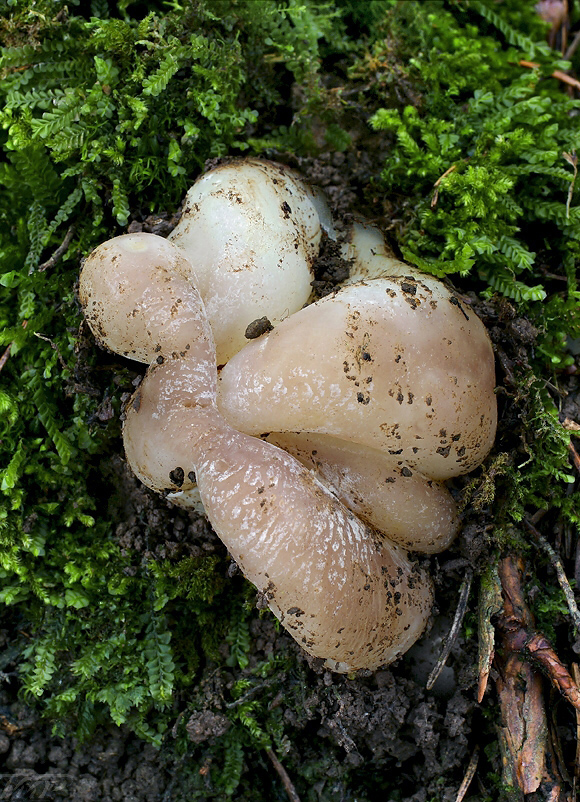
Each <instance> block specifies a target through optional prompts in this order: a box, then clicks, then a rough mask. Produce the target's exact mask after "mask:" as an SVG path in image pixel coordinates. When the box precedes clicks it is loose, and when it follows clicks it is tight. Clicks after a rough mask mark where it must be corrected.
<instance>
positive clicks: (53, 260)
mask: <svg viewBox="0 0 580 802" xmlns="http://www.w3.org/2000/svg"><path fill="white" fill-rule="evenodd" d="M75 228H76V227H75V226H74V225H72V226H69V229H68V231H67V232H66V234H65V235H64V239H63V241H62V242H61V244H60V245H59V246H58V248H57V249H56V251H55V252H54V253H53V254H52V256H51V257H50V259H47V260H46V262H43V263H42V264H41V265H39V266H38V267H37V270H38V272H39V273H43V272H44V271H45V270H48V268H49V267H54V266H55V265H56V264H57V263H58V261H59V260H60V258H61V257H62V256H63V255H64V254H65V253H66V251H67V250H68V246H69V245H70V243H71V240H72V238H73V236H74V233H75Z"/></svg>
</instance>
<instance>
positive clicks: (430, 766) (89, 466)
mask: <svg viewBox="0 0 580 802" xmlns="http://www.w3.org/2000/svg"><path fill="white" fill-rule="evenodd" d="M0 5H1V6H2V8H3V12H4V13H3V17H2V20H1V21H0V35H1V37H2V39H3V45H4V49H3V55H2V60H1V61H0V70H1V72H0V92H1V94H2V97H3V110H2V112H0V122H1V123H2V132H1V133H0V145H1V147H2V150H3V156H2V161H1V162H0V220H1V228H0V288H1V292H2V294H1V296H0V326H1V333H0V336H1V337H2V342H3V344H4V347H5V348H8V346H10V350H9V352H8V351H7V352H6V359H5V361H2V370H1V372H0V382H1V385H0V413H1V417H0V451H1V464H2V466H3V471H2V474H1V483H2V484H1V493H2V496H3V504H2V508H1V509H0V516H1V518H0V524H1V528H0V543H1V551H0V599H1V601H2V603H3V605H4V606H3V617H2V631H1V632H0V644H1V645H0V671H2V672H4V673H3V674H0V677H1V678H2V679H3V682H4V689H3V691H2V697H0V705H3V707H2V708H1V709H0V752H1V753H2V755H3V757H0V761H3V763H2V764H0V765H1V766H2V771H3V772H4V773H5V774H6V773H7V774H15V773H18V772H20V771H22V770H23V769H26V770H27V771H30V772H35V773H41V774H42V773H46V772H47V771H50V772H55V771H56V772H60V773H61V774H62V775H64V779H63V783H64V785H63V788H62V790H58V788H57V786H54V787H53V788H52V790H51V793H52V794H53V796H54V798H55V799H69V798H70V799H73V798H74V799H75V800H76V799H87V800H90V799H95V800H96V799H99V800H104V801H106V800H108V799H111V800H129V799H138V800H157V799H168V800H169V799H170V800H175V802H178V800H181V799H187V800H190V799H216V800H226V799H229V798H233V799H239V800H248V802H250V800H252V801H253V800H256V802H263V801H264V800H274V799H281V800H282V799H285V798H286V796H285V793H286V792H285V791H284V788H283V784H282V780H281V778H280V776H279V775H278V773H277V772H276V770H275V768H274V766H273V763H272V762H271V760H270V758H269V757H268V754H269V752H268V750H274V752H275V753H276V754H277V755H278V756H279V758H280V760H281V761H282V763H283V765H284V767H285V768H286V770H287V771H288V772H289V774H290V776H291V778H292V780H293V782H294V784H295V786H296V789H297V791H298V793H299V795H300V797H301V799H302V800H303V802H304V800H308V801H309V802H310V801H312V802H314V801H315V800H324V802H326V801H328V802H338V800H345V802H346V800H349V801H350V800H352V801H353V802H354V800H359V802H367V800H368V802H371V801H372V800H378V799H381V800H383V799H387V800H393V802H395V801H396V800H414V802H426V800H433V802H435V800H452V799H455V795H456V793H457V789H458V786H459V784H460V782H461V779H462V777H463V773H464V771H465V768H466V766H467V763H468V761H469V758H470V756H471V754H472V752H473V750H474V748H475V747H476V746H479V747H480V748H481V754H482V757H481V759H480V766H479V770H478V780H477V781H476V782H475V783H474V786H473V788H472V790H471V792H470V793H471V798H473V799H479V800H485V799H497V798H498V796H499V795H500V793H501V790H500V786H501V782H500V780H499V774H500V771H501V766H500V758H499V752H498V745H497V738H496V732H495V724H496V722H497V715H498V714H497V705H496V699H495V696H494V691H493V688H492V689H490V691H489V692H488V696H487V697H486V700H485V701H484V703H483V705H482V706H477V705H476V704H475V701H474V698H475V681H476V676H475V674H476V670H475V663H476V651H477V621H476V596H477V577H478V575H479V573H480V572H481V571H482V570H483V569H484V568H485V567H486V566H487V565H489V563H490V562H493V561H494V560H495V559H496V558H497V556H498V555H499V554H501V553H506V552H508V551H515V552H517V553H522V554H523V555H524V556H525V557H526V559H527V561H528V567H529V576H528V585H529V590H530V597H531V598H532V599H533V602H534V607H535V612H536V615H537V617H538V621H539V625H540V626H542V627H543V628H544V629H545V630H547V631H548V632H547V634H549V635H550V636H551V637H553V638H554V639H555V641H556V644H557V648H558V650H559V652H560V654H561V656H562V658H563V659H564V661H565V662H567V663H570V662H571V661H572V660H573V659H574V657H575V652H574V648H575V646H576V644H575V642H574V633H573V631H572V627H571V624H570V622H569V619H568V616H567V609H566V607H565V604H564V602H563V597H562V594H561V592H560V590H559V587H558V585H557V582H556V579H555V575H554V572H553V570H552V568H551V566H550V564H549V562H548V560H547V559H546V558H545V556H544V555H543V553H540V552H539V551H538V549H537V547H536V545H535V544H533V543H531V542H530V541H529V537H528V535H527V534H526V531H525V529H524V528H523V524H522V521H523V518H524V517H525V516H533V515H536V514H538V513H539V512H540V514H543V517H542V518H541V522H540V523H538V526H539V527H540V528H541V529H542V532H543V533H544V535H545V536H546V537H547V538H548V539H549V540H550V542H552V544H553V545H554V546H555V547H556V548H557V549H558V551H559V552H560V553H561V555H562V558H563V559H564V564H565V567H566V570H567V572H568V575H569V576H570V577H574V576H575V570H576V565H577V564H578V559H577V536H578V532H577V526H578V492H577V484H578V475H577V472H575V470H574V468H573V466H572V464H571V463H570V451H569V443H570V432H569V431H568V430H567V429H566V428H564V427H563V426H562V424H561V421H565V420H566V419H567V420H569V421H572V422H574V421H575V422H580V399H579V395H578V393H579V387H578V379H577V376H576V375H575V370H576V367H577V363H576V362H575V358H576V360H577V357H575V355H574V353H573V350H574V348H575V344H574V338H578V336H579V335H580V313H579V299H580V295H579V293H578V289H577V284H576V273H577V268H576V265H577V261H578V243H579V242H580V211H579V210H580V206H578V203H577V188H576V181H575V177H576V162H575V148H576V146H577V143H578V135H579V132H580V127H579V126H580V124H579V123H578V119H579V118H578V108H579V106H578V101H577V100H576V99H575V96H574V94H573V91H572V90H571V91H570V92H569V91H568V90H567V88H566V86H565V85H563V84H562V83H561V82H560V81H558V80H556V79H554V78H552V77H551V75H552V73H553V72H554V70H558V69H560V70H562V71H565V72H568V73H569V74H571V75H575V74H576V73H575V72H574V68H575V66H576V67H577V56H574V57H573V58H572V63H569V62H563V60H562V59H561V58H560V57H559V55H558V53H557V52H555V51H552V50H550V49H549V48H548V47H547V45H546V44H545V43H544V41H545V33H546V26H545V24H544V23H543V22H542V21H541V19H540V18H539V17H538V15H537V14H536V12H535V11H534V9H533V6H532V4H530V5H529V7H528V6H527V5H525V4H523V3H521V2H516V0H504V2H501V3H496V2H491V0H490V2H487V0H486V2H475V0H473V1H472V2H469V3H468V2H453V1H452V0H449V2H430V1H425V2H420V3H417V2H391V1H390V0H385V2H380V0H377V1H376V2H368V3H364V4H361V3H356V2H349V0H343V1H342V2H340V3H336V4H335V3H332V4H331V3H322V2H313V0H311V2H305V3H301V4H298V3H294V2H288V3H287V4H286V3H284V4H281V5H280V6H279V5H278V4H277V3H275V2H271V0H239V1H238V2H236V0H223V1H221V0H214V2H204V1H203V0H196V2H188V3H182V4H179V3H174V4H171V5H172V8H171V9H168V8H167V6H164V5H163V4H161V3H159V4H156V3H153V2H149V3H130V2H126V1H125V2H119V3H118V4H115V3H112V2H111V3H108V2H106V0H95V2H93V3H92V4H91V11H90V14H87V13H86V12H85V11H83V10H81V9H80V7H77V6H75V5H74V3H69V4H68V6H65V5H64V4H63V3H60V2H56V0H39V1H38V2H35V3H32V2H30V0H28V1H27V0H11V1H8V2H6V1H5V2H3V3H0ZM571 24H572V31H574V30H576V29H577V28H578V20H576V19H574V18H573V19H572V20H571ZM522 60H524V61H531V62H534V63H535V64H537V65H538V66H537V67H535V68H529V67H526V66H522V65H521V64H520V62H521V61H522ZM247 153H251V154H259V155H264V156H266V157H268V158H274V159H278V160H281V161H284V162H286V163H289V164H291V165H292V166H295V167H297V168H298V169H300V170H301V171H302V172H303V173H304V174H305V175H306V176H307V177H308V178H309V179H310V180H312V181H313V182H314V183H315V184H317V185H319V186H321V187H322V188H323V189H324V190H325V192H326V193H327V195H328V197H329V199H330V202H331V204H332V205H333V207H334V210H335V212H336V213H337V215H338V216H339V217H340V218H341V219H342V220H344V221H348V219H349V217H350V216H352V215H353V214H361V215H364V216H365V217H367V218H368V219H371V220H373V221H375V222H376V223H377V224H378V225H379V226H381V227H382V228H383V229H384V230H385V231H386V232H387V235H388V237H389V239H390V243H391V245H392V247H393V248H394V249H395V250H397V251H398V252H399V253H402V254H403V255H404V256H405V257H406V258H407V259H409V260H410V261H412V262H414V263H416V264H419V265H420V266H421V267H423V268H424V269H428V270H430V271H431V272H434V273H435V274H437V275H442V276H448V277H449V279H450V280H451V281H453V282H454V284H455V286H456V288H457V290H458V291H459V292H461V293H463V294H464V295H465V296H466V297H467V298H468V299H469V300H470V302H471V303H473V304H474V306H475V308H476V309H477V311H478V313H479V314H480V316H481V317H482V318H483V320H484V322H485V323H486V325H487V326H488V328H489V330H490V334H491V337H492V340H493V342H494V346H495V349H496V353H497V357H498V386H499V390H498V402H499V406H500V427H499V432H498V439H497V443H496V447H495V449H494V451H493V452H492V454H491V455H490V457H489V459H488V460H487V461H486V463H485V464H484V466H482V468H481V469H480V470H479V471H478V472H477V473H476V474H475V475H474V476H470V477H466V478H465V479H464V480H462V481H458V482H457V483H456V484H455V485H454V487H453V488H452V489H453V492H454V493H456V494H457V497H458V500H459V501H460V503H461V504H462V506H463V509H464V521H463V529H462V534H461V536H460V538H459V539H458V541H457V543H456V544H455V545H454V547H453V549H452V550H450V552H447V553H445V554H444V555H440V556H438V557H435V558H433V560H431V569H432V571H433V573H434V575H435V580H436V586H437V605H438V611H436V619H435V620H439V621H443V622H449V620H450V618H452V616H453V613H454V610H455V605H456V603H457V594H458V588H459V584H460V582H461V580H462V578H463V576H464V573H465V571H466V569H467V568H470V569H472V570H473V571H474V573H475V576H476V580H475V582H474V588H473V590H472V597H471V602H470V606H469V611H468V614H467V617H466V623H465V624H464V627H463V631H462V634H461V636H460V638H459V640H458V642H457V645H456V647H455V648H454V650H453V653H452V658H451V662H450V665H451V667H452V668H453V671H454V672H455V685H454V686H453V687H452V688H451V690H450V692H449V693H447V695H445V694H443V695H437V694H432V693H427V692H426V691H425V690H424V688H423V685H422V682H421V681H420V680H419V679H417V678H415V679H413V678H411V676H410V669H409V659H406V660H403V661H401V663H400V664H398V665H396V666H394V667H391V668H389V669H388V670H385V671H382V672H378V673H377V674H376V675H373V676H368V677H357V678H353V679H351V678H344V677H338V676H333V675H331V674H329V673H327V672H323V671H321V670H320V669H319V668H317V666H316V665H315V664H312V661H308V660H306V659H305V658H304V656H303V655H302V654H301V653H300V652H299V650H298V648H297V647H296V646H295V645H294V643H293V642H292V641H291V640H290V639H288V638H287V637H286V636H285V635H284V634H282V633H280V632H279V631H278V629H277V627H276V626H275V624H274V622H273V619H272V617H271V616H269V614H265V613H259V612H258V611H257V610H256V608H255V594H254V592H253V590H252V588H250V587H249V586H248V585H247V583H246V582H245V581H244V580H243V579H242V577H241V576H239V575H233V574H232V571H231V566H230V563H229V560H228V558H227V554H226V552H225V550H224V548H223V547H222V546H221V544H220V543H219V541H218V540H217V538H216V537H215V535H214V534H213V533H212V532H211V530H210V529H209V527H208V526H207V524H206V523H205V521H204V520H203V519H200V518H197V517H195V516H192V515H187V514H185V513H183V512H182V511H179V510H176V509H173V508H171V507H170V506H169V505H167V504H166V503H165V502H164V501H163V500H161V499H160V498H158V497H156V496H155V495H153V494H151V493H149V492H148V491H146V490H144V489H143V488H142V487H141V486H139V484H138V483H137V482H136V481H135V480H134V479H133V478H132V477H131V475H130V474H129V472H128V471H127V469H126V466H125V465H124V463H123V460H122V452H121V443H120V438H119V432H120V425H119V413H120V411H121V404H122V400H123V397H124V394H126V393H130V392H131V391H132V389H133V386H134V382H135V381H136V380H137V379H138V376H139V373H140V370H139V368H138V367H137V366H135V365H134V364H131V363H129V362H128V361H124V360H121V359H119V358H117V357H113V356H111V355H109V354H105V353H104V352H100V351H98V349H97V348H96V347H95V345H94V342H93V341H92V338H91V337H90V335H89V332H88V331H87V329H86V327H85V326H84V324H83V321H82V316H81V314H80V310H79V308H78V304H77V302H76V296H75V283H76V280H77V277H78V270H79V264H80V260H81V258H82V257H83V256H85V255H86V254H87V253H88V252H89V251H90V250H91V248H92V247H94V246H95V245H96V244H98V243H99V242H100V241H102V240H103V239H106V238H108V237H109V236H112V235H114V234H117V233H121V232H122V231H124V230H126V228H127V227H128V226H129V225H131V224H132V226H133V228H135V227H142V228H144V229H145V230H153V231H156V232H158V233H163V234H165V233H167V231H168V230H169V229H170V227H171V225H172V221H173V220H174V219H175V215H176V213H177V212H178V210H179V204H180V200H181V198H182V196H183V193H184V190H185V188H186V187H187V186H188V185H189V184H190V183H191V182H192V180H193V179H194V178H195V176H196V175H197V174H199V172H200V170H202V169H203V166H204V164H206V163H208V160H210V161H211V160H215V159H219V158H223V157H225V156H235V155H241V154H247ZM67 235H68V237H67ZM65 239H67V247H66V248H65V250H64V253H62V254H61V255H60V258H59V259H58V260H57V259H52V258H51V257H52V256H53V255H54V254H55V252H57V250H58V248H59V246H60V245H61V243H62V242H63V241H64V240H65ZM332 266H333V258H332V253H330V252H327V253H326V254H325V257H324V260H322V261H321V266H320V270H319V274H318V275H317V280H318V281H320V282H321V284H320V289H324V286H325V285H326V284H327V283H328V282H332V281H333V269H332ZM571 349H572V350H571ZM567 425H568V428H569V426H570V424H567ZM577 442H578V441H577V440H576V443H577ZM534 520H537V518H536V519H534ZM438 626H439V625H438ZM16 695H18V697H19V701H18V702H16V701H15V698H16ZM554 707H555V710H556V717H557V722H558V724H559V725H560V732H561V741H562V745H563V756H564V762H565V763H566V764H567V765H569V766H570V765H571V762H572V760H573V756H574V749H575V745H574V742H573V733H574V729H573V728H574V727H575V723H574V719H573V716H572V714H571V713H570V712H569V711H568V710H567V708H566V706H565V704H564V703H563V702H559V703H558V704H554ZM41 715H42V716H43V718H42V719H40V718H39V716H41ZM117 728H120V729H117ZM52 730H54V731H55V732H54V734H53V735H51V731H52ZM71 733H73V735H71ZM71 738H74V739H76V740H71ZM145 742H148V743H150V744H153V745H155V746H156V747H158V748H159V750H160V751H158V752H154V751H151V749H150V747H147V746H146V743H145ZM27 750H28V751H27ZM71 777H72V778H75V780H74V783H73V785H74V788H73V791H71V786H70V782H71V780H70V778H71ZM67 778H68V779H67ZM119 778H122V783H119V782H118V780H119ZM152 778H154V779H152ZM477 782H479V786H478V785H477ZM67 783H69V785H68V786H67ZM14 798H16V797H14Z"/></svg>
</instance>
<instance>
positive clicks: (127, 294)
mask: <svg viewBox="0 0 580 802" xmlns="http://www.w3.org/2000/svg"><path fill="white" fill-rule="evenodd" d="M128 236H129V237H130V239H127V237H120V238H116V239H115V240H113V241H111V242H109V243H105V244H104V245H102V246H100V247H99V248H98V249H97V251H96V252H94V253H93V254H92V255H91V256H90V257H89V259H88V260H87V262H86V263H85V266H84V268H83V274H82V275H81V292H80V295H81V299H82V301H83V304H84V305H85V308H86V310H87V319H88V320H89V323H90V325H91V327H92V329H93V331H94V332H95V334H96V336H97V338H98V339H100V341H101V342H102V343H103V344H105V345H106V346H107V347H109V348H111V349H115V350H117V349H118V351H119V353H122V354H126V355H129V356H133V357H135V356H136V355H139V357H140V358H141V359H150V360H151V362H152V364H151V366H150V367H149V369H148V371H147V374H146V376H145V378H144V380H143V381H142V383H141V384H140V386H139V388H138V389H137V391H136V393H135V394H134V396H133V398H132V399H131V401H130V402H129V404H128V406H127V409H126V420H125V423H124V431H123V437H124V442H125V450H126V454H127V458H128V460H129V463H130V464H131V467H132V468H133V470H134V472H135V473H136V475H137V476H138V477H139V478H140V479H141V480H142V481H143V482H144V483H145V484H147V485H148V486H149V487H151V488H152V489H154V490H157V491H160V492H166V493H168V494H169V497H170V498H171V500H172V501H174V502H175V503H181V504H183V505H184V506H189V500H190V499H189V496H190V494H191V493H192V491H193V486H194V481H195V480H196V481H197V486H198V489H199V492H200V494H201V498H202V501H203V504H204V506H205V509H206V512H207V515H208V518H209V520H210V522H211V523H212V525H213V526H214V528H215V530H216V532H217V533H218V534H219V535H220V537H221V538H222V540H223V541H224V543H225V544H226V546H227V548H228V550H229V551H230V553H231V554H232V556H233V557H234V559H235V560H236V561H237V562H238V563H239V564H240V566H241V568H242V570H243V571H244V573H245V575H246V576H247V577H248V578H249V579H250V580H251V581H253V582H254V584H255V585H256V586H257V587H258V589H259V590H260V591H262V592H263V594H264V596H265V598H266V599H267V601H268V604H269V605H270V607H271V609H272V611H273V612H274V613H275V614H276V615H277V616H278V617H279V619H280V621H281V622H282V623H283V625H284V626H285V627H286V628H287V629H288V631H289V632H290V633H291V634H292V635H293V637H294V638H295V639H296V640H297V641H298V642H299V643H300V644H301V645H302V646H303V647H304V649H305V650H306V651H307V652H309V653H310V654H312V655H314V656H317V657H321V658H323V659H324V660H325V663H326V665H327V666H328V667H330V668H332V669H333V670H336V671H343V672H344V671H351V670H356V669H358V668H371V669H372V668H377V667H378V666H380V665H382V664H384V663H388V662H390V661H392V660H393V659H395V658H396V657H397V656H398V655H400V654H402V653H403V652H404V651H405V650H406V649H407V648H408V647H409V646H410V645H411V644H412V643H413V642H414V641H415V640H416V638H417V637H418V636H419V635H420V633H421V631H422V630H423V628H424V626H425V623H426V620H427V617H428V615H429V611H430V608H431V601H432V592H431V584H430V581H429V579H428V577H427V576H426V575H425V573H424V572H423V571H421V570H419V569H418V568H417V567H416V566H415V565H414V564H413V563H412V562H410V561H409V559H408V558H407V557H406V555H405V553H404V552H403V551H402V550H401V549H400V548H398V547H397V546H395V545H394V544H392V543H390V542H389V540H388V539H387V538H384V537H383V536H381V535H380V534H379V533H378V532H377V531H376V530H374V529H372V528H370V527H369V526H368V525H366V524H365V523H363V522H362V521H361V520H359V519H358V518H357V517H356V516H355V515H354V514H353V513H352V512H351V511H350V510H348V509H347V508H346V507H345V506H344V505H343V504H342V503H341V502H340V501H339V500H338V499H337V498H336V497H335V496H334V495H333V494H332V492H331V491H330V490H328V489H327V488H325V487H324V486H323V485H322V484H321V483H320V481H319V480H318V478H317V477H316V476H315V475H314V474H313V472H311V471H309V470H308V469H307V468H305V467H304V466H302V465H301V464H300V463H299V462H298V461H297V460H296V459H294V457H292V456H291V455H290V454H287V453H286V452H285V451H283V450H281V449H279V448H277V447H276V446H274V445H272V444H271V443H267V442H263V441H261V440H259V439H256V438H253V437H251V436H248V435H246V434H243V433H241V432H238V431H236V430H235V429H233V428H232V427H231V426H230V425H229V424H228V423H227V422H226V421H224V419H223V417H222V416H221V414H220V413H219V412H218V410H217V408H216V406H215V373H216V363H215V356H214V349H213V341H212V336H211V331H210V329H209V326H208V325H207V322H206V321H205V318H204V310H203V303H202V301H201V299H200V297H199V295H198V294H197V292H196V290H195V288H193V287H192V286H191V285H188V284H187V283H186V282H184V279H183V278H182V275H181V272H182V271H183V265H181V264H180V260H179V259H178V258H177V257H175V256H174V255H173V256H174V262H171V259H172V251H173V249H174V246H172V245H171V243H168V242H167V241H164V240H161V239H160V238H158V237H155V236H154V235H149V234H140V235H128ZM146 252H149V253H150V254H151V257H152V260H151V263H150V265H148V264H147V263H146V262H143V261H142V260H141V256H142V254H143V253H146ZM168 265H173V266H176V265H177V266H178V267H176V272H172V269H170V268H169V267H168ZM85 271H86V273H85ZM100 274H101V276H102V280H99V275H100ZM149 287H151V293H150V294H149V291H148V289H147V288H149ZM101 292H102V294H101ZM149 299H151V301H152V304H153V312H152V314H151V315H149V313H148V310H147V301H148V300H149ZM163 315H167V320H168V321H169V324H171V326H172V325H173V324H174V322H175V321H177V320H180V321H181V324H182V327H183V330H184V331H181V327H179V326H177V323H175V326H176V327H177V329H179V330H177V331H175V330H174V329H173V328H171V326H170V325H169V324H168V327H167V328H166V329H164V327H163V326H162V325H161V318H162V316H163ZM115 318H117V319H118V320H119V321H120V323H119V333H118V334H117V333H116V331H115V325H114V320H115ZM169 331H170V332H171V337H173V335H175V337H176V340H175V342H174V343H172V342H171V341H170V340H171V337H170V336H169V335H168V334H167V332H169ZM127 338H128V339H127ZM175 343H177V345H175ZM212 357H213V359H212Z"/></svg>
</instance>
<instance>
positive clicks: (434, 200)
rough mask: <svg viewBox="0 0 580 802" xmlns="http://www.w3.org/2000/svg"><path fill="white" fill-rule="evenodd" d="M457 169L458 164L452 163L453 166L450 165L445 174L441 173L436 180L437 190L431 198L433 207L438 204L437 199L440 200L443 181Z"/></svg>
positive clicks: (435, 186) (434, 185) (435, 187)
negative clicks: (440, 188)
mask: <svg viewBox="0 0 580 802" xmlns="http://www.w3.org/2000/svg"><path fill="white" fill-rule="evenodd" d="M456 169H457V165H456V164H452V165H451V167H448V168H447V170H445V172H444V173H443V175H440V176H439V178H438V179H437V181H435V183H434V184H433V187H434V189H435V192H434V193H433V197H432V198H431V208H432V209H433V208H434V207H435V206H436V205H437V201H438V200H439V187H440V186H441V182H442V181H443V179H444V178H447V176H448V175H450V174H451V173H452V172H453V171H454V170H456Z"/></svg>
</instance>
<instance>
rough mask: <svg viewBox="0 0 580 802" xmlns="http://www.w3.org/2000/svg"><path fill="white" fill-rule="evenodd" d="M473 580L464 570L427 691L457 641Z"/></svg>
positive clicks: (471, 573) (435, 679)
mask: <svg viewBox="0 0 580 802" xmlns="http://www.w3.org/2000/svg"><path fill="white" fill-rule="evenodd" d="M472 579H473V571H472V570H471V568H468V569H466V571H465V579H464V580H463V582H462V583H461V590H460V591H459V601H458V602H457V610H456V611H455V618H454V619H453V624H452V625H451V629H450V630H449V634H448V635H447V637H446V638H445V643H444V644H443V649H442V651H441V654H440V655H439V659H438V660H437V662H436V664H435V667H434V668H433V670H432V671H431V673H430V674H429V677H428V678H427V684H426V686H425V687H426V688H427V690H428V691H430V690H431V688H432V687H433V685H435V683H436V682H437V679H438V677H439V674H440V673H441V672H442V671H443V667H444V666H445V663H446V662H447V658H448V657H449V653H450V652H451V649H452V648H453V644H454V643H455V641H456V640H457V635H458V634H459V628H460V627H461V622H462V621H463V616H464V615H465V611H466V610H467V600H468V598H469V591H470V590H471V580H472Z"/></svg>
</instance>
